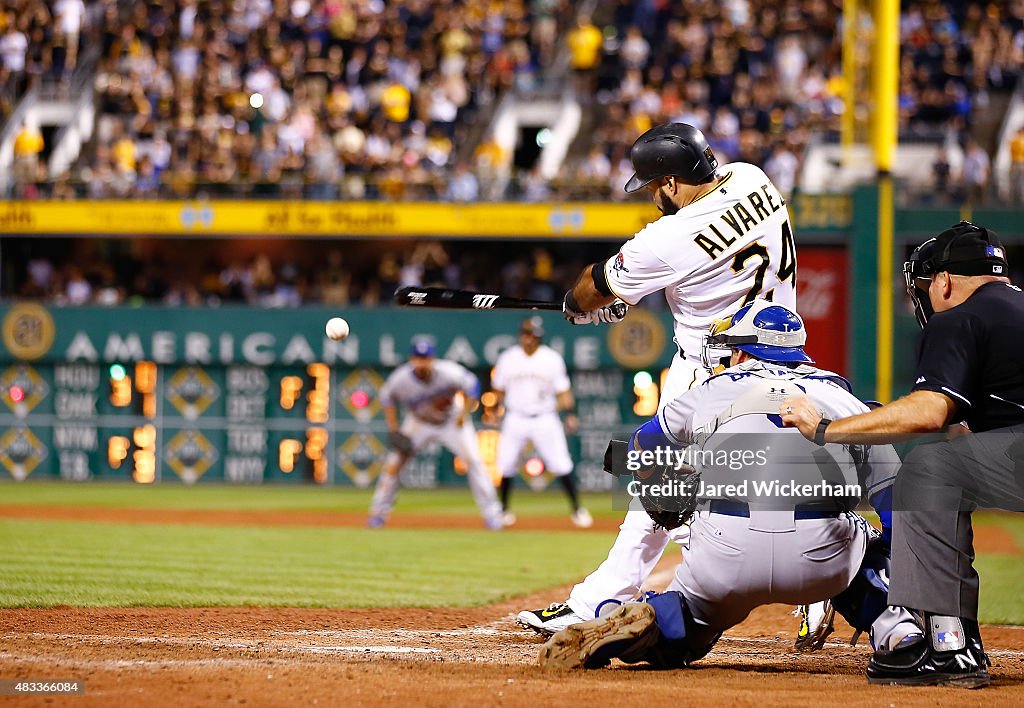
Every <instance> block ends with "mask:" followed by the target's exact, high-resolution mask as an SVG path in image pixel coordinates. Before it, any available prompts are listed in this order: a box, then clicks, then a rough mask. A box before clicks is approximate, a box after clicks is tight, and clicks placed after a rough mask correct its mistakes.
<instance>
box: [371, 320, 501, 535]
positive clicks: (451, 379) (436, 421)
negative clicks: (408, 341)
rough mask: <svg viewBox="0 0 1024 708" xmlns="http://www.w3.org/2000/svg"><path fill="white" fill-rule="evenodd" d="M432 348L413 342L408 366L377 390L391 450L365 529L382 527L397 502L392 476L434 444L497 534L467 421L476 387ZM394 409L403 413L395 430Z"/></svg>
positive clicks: (495, 509)
mask: <svg viewBox="0 0 1024 708" xmlns="http://www.w3.org/2000/svg"><path fill="white" fill-rule="evenodd" d="M436 356H437V350H436V348H435V346H434V343H433V342H431V341H430V340H427V339H417V340H415V341H413V344H412V349H411V351H410V352H409V361H408V362H407V363H405V364H403V365H402V366H400V367H398V368H397V369H395V370H394V371H393V372H391V375H390V376H388V379H387V381H385V382H384V386H382V387H381V390H380V401H381V405H382V406H384V417H385V419H386V420H387V424H388V430H389V435H388V445H389V447H390V448H391V450H390V451H389V452H388V456H387V458H386V459H385V460H384V469H382V470H381V473H380V476H379V477H378V478H377V488H376V490H375V491H374V493H373V501H372V502H371V504H370V518H369V521H368V522H367V525H368V526H370V527H371V528H379V527H381V526H383V525H384V524H385V523H386V522H387V518H388V516H389V515H390V514H391V510H392V509H393V508H394V506H395V500H396V499H397V498H398V475H399V472H401V471H402V467H403V466H404V465H405V463H406V462H408V461H409V460H410V459H411V458H412V457H413V456H414V455H415V454H416V453H417V452H418V451H419V450H421V449H422V448H423V446H424V445H426V444H427V443H430V442H432V441H435V440H436V441H438V442H440V443H441V444H442V445H444V446H445V447H446V448H448V449H449V450H451V452H452V454H453V455H456V456H457V457H460V458H462V459H463V460H465V462H466V464H467V466H468V468H469V471H468V473H467V477H468V478H469V488H470V490H471V491H472V492H473V499H474V500H475V501H476V505H477V507H478V508H479V509H480V515H481V516H483V518H484V523H485V524H486V526H487V527H488V528H490V529H493V530H498V529H500V528H501V504H499V503H498V496H497V494H496V493H495V491H494V484H493V483H492V482H491V477H490V474H489V473H488V472H487V468H486V467H484V463H483V460H482V459H481V457H480V448H479V446H478V445H477V440H476V430H475V429H474V428H473V422H472V419H471V418H470V410H471V409H472V406H473V403H474V402H475V401H476V399H477V398H478V397H479V396H480V382H479V381H478V380H477V378H476V376H474V375H473V373H472V372H471V371H469V370H468V369H466V368H465V367H463V366H460V365H459V364H456V363H455V362H453V361H444V360H438V359H437V358H436ZM398 406H402V407H403V408H404V409H405V418H404V419H403V420H402V424H401V426H399V423H398Z"/></svg>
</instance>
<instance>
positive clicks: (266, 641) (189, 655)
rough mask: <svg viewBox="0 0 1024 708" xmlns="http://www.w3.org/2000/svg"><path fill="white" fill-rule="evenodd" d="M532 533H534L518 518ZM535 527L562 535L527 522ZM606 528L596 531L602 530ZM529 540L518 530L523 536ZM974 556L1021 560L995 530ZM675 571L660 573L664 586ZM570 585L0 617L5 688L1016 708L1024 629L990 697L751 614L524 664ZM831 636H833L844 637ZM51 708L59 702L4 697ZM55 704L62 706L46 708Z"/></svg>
mask: <svg viewBox="0 0 1024 708" xmlns="http://www.w3.org/2000/svg"><path fill="white" fill-rule="evenodd" d="M350 516H352V518H349V517H348V516H344V515H337V514H323V515H321V514H302V513H295V512H287V513H282V514H279V513H278V512H232V513H225V512H220V511H218V512H205V511H166V510H164V511H157V512H154V511H150V510H119V509H80V508H59V507H50V508H42V507H15V506H3V507H0V517H6V518H40V519H88V520H94V521H115V522H125V521H136V522H138V521H143V520H144V521H147V522H151V523H152V522H158V523H159V522H163V523H210V524H259V525H263V524H266V525H270V524H283V523H290V524H302V525H329V526H351V525H354V524H357V523H358V524H361V523H362V518H361V517H360V518H358V519H356V518H355V516H354V515H350ZM476 521H477V520H476V519H475V518H473V517H450V518H449V517H444V518H441V517H438V516H423V517H414V516H412V515H402V516H396V518H395V524H394V525H395V526H399V527H402V526H407V527H427V526H429V527H435V528H436V527H449V528H450V527H451V526H452V525H457V524H460V523H461V524H466V525H468V524H470V523H472V524H474V525H475V524H476ZM525 521H529V520H524V522H525ZM535 521H536V522H537V524H536V528H538V529H547V528H566V527H568V520H564V525H563V524H562V523H560V522H561V521H562V520H558V519H536V520H535ZM611 526H612V525H610V524H607V523H605V524H601V526H600V527H599V528H602V529H604V530H607V529H608V528H610V527H611ZM523 527H525V528H532V527H533V524H531V523H523V524H522V525H521V526H517V528H523ZM978 531H979V532H980V533H979V537H978V539H976V540H977V541H978V542H979V545H984V546H985V547H986V548H988V549H989V550H990V552H1002V553H1010V554H1016V553H1019V551H1020V549H1019V548H1018V547H1017V546H1016V544H1015V543H1014V542H1013V539H1012V537H1010V536H1009V535H1008V534H1005V533H1002V532H1001V529H999V528H998V527H988V526H986V527H981V528H979V529H978ZM674 560H675V559H673V558H666V559H665V560H664V561H663V562H662V564H661V565H660V566H659V570H658V572H657V573H656V575H659V576H660V578H661V581H662V582H664V581H667V579H668V575H667V572H666V571H667V570H668V569H669V568H671V566H672V564H673V562H674ZM568 590H569V588H568V587H562V588H554V589H552V590H550V591H546V592H544V593H539V594H536V595H533V596H530V597H525V598H518V599H516V600H514V601H508V602H503V603H499V604H497V605H491V606H488V607H483V608H473V609H466V610H458V609H450V608H433V609H431V608H414V609H362V610H309V609H266V608H209V609H171V608H140V609H104V608H101V609H82V608H74V607H54V608H48V609H23V610H0V679H37V680H43V679H47V680H65V679H76V680H80V681H84V682H85V686H86V694H85V695H84V696H83V697H76V698H75V699H73V700H74V702H75V704H76V705H78V704H81V705H96V706H100V705H103V706H107V705H139V704H142V705H145V706H146V708H152V707H153V706H162V705H213V704H218V705H221V704H234V705H239V704H246V705H283V704H293V703H294V704H304V705H324V706H334V705H342V706H364V705H365V706H390V705H396V706H397V705H403V706H404V705H410V704H412V705H426V706H473V707H474V708H478V707H479V706H490V705H501V706H528V707H529V708H538V707H539V706H548V705H567V706H573V707H574V708H578V707H579V706H581V705H582V706H587V705H593V706H604V705H616V706H644V708H649V707H650V706H661V705H672V704H677V703H678V704H683V705H689V704H698V705H729V706H733V707H735V706H748V705H749V706H758V707H759V708H763V706H765V705H842V706H851V705H872V706H877V705H900V706H903V705H949V704H951V703H952V704H955V705H980V704H982V703H983V702H984V703H987V704H990V705H1013V704H1017V705H1020V704H1024V628H1009V627H986V628H984V638H985V641H986V646H987V648H988V650H989V652H990V655H991V657H992V659H993V662H994V665H993V667H992V673H993V675H994V677H995V681H994V685H993V686H992V687H991V688H989V689H985V690H983V691H975V692H969V691H965V690H960V689H942V688H925V689H896V688H891V687H874V686H869V685H867V683H866V681H865V679H864V677H863V670H864V666H865V664H866V663H867V660H868V657H869V649H868V647H867V646H866V640H865V639H861V643H860V645H859V646H857V647H850V646H848V645H847V644H846V643H845V642H846V640H848V639H849V637H850V635H851V634H852V631H851V630H850V629H849V628H848V627H846V626H845V625H842V623H841V621H839V622H837V631H836V634H835V635H833V637H832V641H831V642H830V643H829V644H828V645H826V647H825V649H823V650H822V651H820V652H817V653H815V654H798V653H796V652H794V651H793V650H792V640H793V633H794V631H795V627H796V625H795V620H794V619H793V617H792V616H791V615H790V613H789V611H790V609H791V608H789V607H782V606H771V607H766V608H761V609H760V610H758V611H757V612H755V613H754V614H753V615H752V616H751V617H750V618H748V620H747V621H746V622H744V623H743V624H742V625H740V626H738V627H736V628H734V629H733V630H732V631H730V632H729V633H728V634H727V635H726V636H725V637H724V638H723V639H722V641H721V642H719V644H718V645H717V646H716V648H715V650H714V651H713V652H712V653H711V654H710V655H709V656H708V657H707V658H705V659H704V660H702V661H700V662H699V663H698V664H697V665H695V666H694V667H692V668H690V669H685V670H679V671H651V670H647V669H643V668H638V667H631V666H627V665H624V664H619V663H615V664H613V665H612V666H611V667H610V668H608V669H602V670H598V671H591V672H567V671H555V670H542V669H540V668H539V667H536V666H534V665H533V664H534V662H535V660H536V656H537V652H538V650H539V648H540V644H541V640H540V639H539V638H538V637H536V636H535V635H534V634H532V633H531V632H528V631H524V630H521V629H520V628H519V627H517V626H516V625H515V623H514V622H513V617H514V616H515V613H516V612H517V611H519V610H520V609H523V608H524V607H525V608H529V607H539V606H542V605H545V604H547V603H548V602H549V601H551V600H557V599H561V598H563V597H565V595H566V594H567V593H568ZM839 625H841V626H839ZM3 700H4V701H5V702H10V703H11V704H12V705H45V704H48V703H52V702H54V699H53V698H46V697H42V696H39V697H33V698H24V697H23V698H13V699H12V698H5V699H3ZM56 700H57V701H60V702H61V703H63V702H65V701H66V700H68V699H56Z"/></svg>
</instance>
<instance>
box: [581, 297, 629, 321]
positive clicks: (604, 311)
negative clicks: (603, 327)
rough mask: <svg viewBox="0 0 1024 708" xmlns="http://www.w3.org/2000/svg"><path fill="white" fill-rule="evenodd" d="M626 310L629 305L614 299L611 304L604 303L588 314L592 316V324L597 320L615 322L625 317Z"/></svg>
mask: <svg viewBox="0 0 1024 708" xmlns="http://www.w3.org/2000/svg"><path fill="white" fill-rule="evenodd" d="M628 311H629V305H627V304H626V303H624V302H623V301H622V300H616V301H615V302H613V303H612V304H611V305H605V306H604V307H601V308H598V309H597V310H594V311H593V312H591V313H590V314H591V315H593V316H594V324H597V323H599V322H604V323H605V324H615V323H616V322H622V320H624V319H625V318H626V312H628Z"/></svg>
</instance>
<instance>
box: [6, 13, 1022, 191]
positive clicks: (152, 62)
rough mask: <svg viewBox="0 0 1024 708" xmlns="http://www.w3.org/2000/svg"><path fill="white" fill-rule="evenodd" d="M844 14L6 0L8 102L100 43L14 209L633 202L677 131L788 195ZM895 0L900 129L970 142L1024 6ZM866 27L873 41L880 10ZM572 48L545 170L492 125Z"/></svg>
mask: <svg viewBox="0 0 1024 708" xmlns="http://www.w3.org/2000/svg"><path fill="white" fill-rule="evenodd" d="M842 5H843V3H842V2H841V0H780V1H779V2H766V1H764V0H723V1H722V2H706V0H675V1H672V2H669V1H667V0H599V1H598V2H595V3H592V4H588V5H587V6H586V7H592V8H593V13H594V16H593V17H591V16H589V15H587V14H585V13H584V11H583V10H582V9H581V8H582V7H583V6H582V5H580V4H579V3H573V2H570V0H507V1H505V2H491V1H490V0H390V1H386V0H167V1H165V2H155V1H152V2H127V1H120V2H119V1H118V0H88V1H87V2H86V1H85V0H51V1H50V2H43V1H42V0H9V2H7V3H5V11H4V12H3V13H2V14H0V21H2V26H0V59H2V62H3V73H2V74H0V79H2V82H0V85H2V86H4V87H5V89H4V96H5V97H10V96H14V95H16V94H17V91H18V90H20V89H23V88H24V87H25V86H26V85H27V84H28V83H30V80H31V77H33V76H36V77H38V76H42V75H45V76H50V77H56V78H57V79H58V80H66V79H67V77H68V76H69V75H70V72H71V70H72V69H73V68H74V66H75V62H76V56H78V55H79V54H80V53H81V51H82V49H81V46H80V45H84V44H85V43H86V42H87V41H88V42H91V43H92V44H93V45H94V46H95V47H96V48H97V51H98V53H99V59H98V64H97V72H96V74H95V82H94V87H95V90H96V95H97V101H98V110H99V113H98V121H97V130H96V131H95V136H94V139H93V140H92V141H91V142H90V143H89V144H88V145H87V146H86V149H85V152H84V154H83V155H82V156H81V158H80V159H79V161H78V163H77V164H76V165H75V166H74V167H73V169H72V170H71V172H69V173H66V174H47V169H46V164H45V160H43V159H39V158H40V155H41V154H43V153H44V152H45V150H46V149H47V146H46V145H45V143H44V140H43V136H42V135H40V134H39V133H38V131H36V132H33V130H32V129H31V128H27V129H26V130H25V131H23V134H22V135H19V136H18V138H19V140H18V141H16V143H15V153H16V167H15V172H16V176H17V179H18V185H17V188H16V193H15V196H17V197H20V198H34V197H53V198H80V197H95V198H103V197H121V198H125V197H128V198H150V197H157V196H161V197H178V198H186V197H194V196H201V197H211V198H216V197H219V196H232V197H247V196H251V197H284V198H307V199H374V198H386V199H443V200H452V201H473V200H477V199H488V198H497V199H525V200H531V201H540V200H545V199H553V198H581V199H621V198H624V195H623V193H622V190H621V187H622V185H623V184H624V183H625V181H626V179H627V178H628V176H629V174H630V172H631V169H630V166H629V161H628V149H629V146H630V144H631V143H632V141H633V139H634V138H635V137H636V136H637V135H639V134H640V133H642V132H643V131H644V130H646V129H647V128H648V127H650V126H652V125H655V124H658V123H660V122H663V121H667V120H677V121H683V122H687V123H691V124H693V125H696V126H697V127H699V128H701V129H702V130H704V131H705V133H706V134H707V135H708V137H709V139H710V141H711V143H712V145H713V147H714V149H715V150H716V152H717V153H718V155H719V158H720V160H722V161H723V162H726V161H730V160H744V161H749V162H754V163H756V164H760V165H762V166H764V168H765V170H766V172H768V174H769V176H771V177H772V179H773V181H774V182H775V183H776V184H777V185H778V186H779V188H780V189H781V190H782V191H783V192H785V193H791V192H792V191H793V190H794V189H795V187H796V183H797V176H798V174H799V171H800V168H801V163H802V160H803V158H804V153H805V150H806V148H807V146H808V144H809V142H810V141H811V140H812V136H819V137H820V136H825V138H826V139H830V138H834V137H835V135H836V134H837V132H838V129H839V121H840V117H841V114H842V111H843V101H842V96H843V93H844V78H843V76H842V71H841V66H842V53H841V40H842V28H841V24H842V22H841V17H842ZM901 5H902V9H901V20H900V38H901V70H900V89H899V91H900V93H899V100H900V114H899V115H900V130H901V135H902V136H904V137H905V138H911V139H913V138H917V139H930V140H936V139H940V138H941V137H942V136H949V135H953V136H954V137H955V139H957V140H959V141H960V142H961V143H962V144H964V146H965V149H967V150H969V148H970V145H969V144H968V137H969V135H970V132H971V130H972V127H974V122H975V120H976V118H977V116H978V115H980V114H982V113H984V110H985V108H986V106H987V105H988V97H989V95H990V92H991V91H993V90H1004V89H1011V88H1012V87H1013V86H1014V85H1015V84H1016V82H1017V81H1018V79H1019V75H1020V72H1021V68H1022V66H1024V2H1022V0H1007V1H1006V2H985V1H984V0H944V1H939V0H907V1H905V2H903V3H902V4H901ZM854 32H855V35H856V36H857V42H856V44H857V46H863V47H866V46H868V44H867V39H868V38H869V37H870V35H871V34H872V33H873V32H874V28H873V27H872V25H871V20H870V15H869V14H868V13H867V12H866V11H865V12H863V13H862V14H861V15H860V16H859V18H858V23H857V26H856V27H855V29H854ZM80 37H81V40H80ZM865 51H866V50H865ZM559 57H565V58H566V60H567V62H568V65H567V67H564V71H567V72H568V73H569V76H568V77H567V88H568V89H570V90H572V91H573V93H574V95H575V96H576V97H577V99H578V100H579V101H580V102H581V103H583V104H584V111H583V113H584V123H583V126H582V129H581V132H580V135H579V136H578V137H577V139H576V141H575V143H574V145H573V146H571V149H570V157H569V159H568V160H567V161H566V162H565V163H564V164H563V166H562V168H561V171H560V172H559V173H558V174H557V175H556V176H555V177H554V178H553V179H548V178H547V177H546V176H544V175H542V174H541V172H540V168H539V167H538V166H534V167H533V168H532V169H531V168H522V169H521V170H519V169H516V168H514V167H513V166H512V164H511V162H512V159H513V156H512V155H510V154H508V152H509V151H508V150H503V149H502V148H501V147H500V146H498V145H497V143H496V142H495V141H494V140H493V139H492V138H490V137H488V136H486V135H484V134H483V129H484V128H485V127H486V126H485V125H484V123H485V122H486V119H487V117H488V115H489V113H488V111H489V109H490V108H491V107H493V106H494V104H495V101H496V100H497V98H498V97H500V96H501V95H502V93H503V92H505V91H508V90H510V89H518V90H521V91H525V92H529V91H530V90H532V89H534V88H535V87H537V86H538V84H539V83H541V80H542V78H544V76H545V75H546V73H548V72H552V71H563V67H562V65H561V63H560V62H559V61H558V59H559ZM867 59H868V58H867V57H866V56H864V55H861V56H858V57H857V60H856V63H857V66H858V72H859V74H860V75H862V76H866V71H867ZM863 83H864V85H865V86H866V85H867V81H866V79H865V81H864V82H863ZM858 90H859V91H860V90H861V89H858ZM865 90H866V89H865ZM861 98H863V95H862V96H861ZM0 103H4V101H0ZM5 105H7V106H8V108H9V107H10V100H9V98H8V99H6V104H5ZM857 118H858V121H860V123H861V124H864V123H866V122H867V120H868V116H865V115H860V116H857ZM979 147H980V146H979ZM981 149H982V151H983V153H984V157H985V158H986V159H988V158H990V157H991V156H990V155H989V154H988V152H986V151H985V149H984V148H983V147H981ZM975 153H976V151H975ZM981 161H982V155H979V154H974V155H972V156H971V159H970V161H967V160H965V166H964V168H963V169H962V170H961V169H956V170H953V169H950V170H949V171H948V174H944V173H943V167H942V165H941V164H938V163H937V164H936V165H935V166H934V168H933V171H934V173H935V178H936V180H937V182H943V181H944V183H948V185H949V191H950V193H951V194H955V193H956V191H957V190H962V191H963V192H964V193H971V192H972V191H976V190H977V189H978V188H977V187H976V186H975V184H974V183H975V182H976V181H977V179H978V174H979V173H983V176H984V178H985V180H988V179H989V178H988V175H987V172H988V168H987V167H985V168H984V169H982V168H980V167H978V163H979V162H981ZM939 162H940V163H941V160H940V161H939ZM972 169H973V170H974V172H973V173H972V172H971V170H972ZM501 172H504V173H506V174H511V177H512V178H511V180H504V181H502V180H497V181H496V180H494V176H495V174H497V173H501ZM493 184H498V185H499V186H500V189H499V191H498V193H494V192H493V191H491V190H489V189H487V185H493ZM980 189H981V190H982V192H985V191H986V190H988V189H989V185H988V184H987V181H986V183H985V185H984V186H982V187H981V188H980Z"/></svg>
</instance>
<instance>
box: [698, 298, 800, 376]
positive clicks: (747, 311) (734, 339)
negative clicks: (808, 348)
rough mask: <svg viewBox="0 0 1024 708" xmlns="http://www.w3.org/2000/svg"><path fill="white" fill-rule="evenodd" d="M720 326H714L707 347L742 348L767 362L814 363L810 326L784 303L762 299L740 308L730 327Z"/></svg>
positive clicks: (742, 350)
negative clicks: (809, 339) (811, 353)
mask: <svg viewBox="0 0 1024 708" xmlns="http://www.w3.org/2000/svg"><path fill="white" fill-rule="evenodd" d="M723 324H724V323H723ZM718 327H719V328H717V329H716V326H712V331H711V334H710V335H708V338H707V342H706V345H705V346H707V347H710V348H715V349H738V350H740V351H741V352H746V353H747V354H750V355H751V356H753V357H757V358H758V359H762V360H763V361H774V362H780V363H784V364H791V363H805V364H813V363H814V359H812V358H811V357H809V356H807V354H806V353H805V352H804V344H806V343H807V329H806V328H805V327H804V321H803V319H802V318H801V317H800V315H798V314H797V313H796V312H794V311H793V310H791V309H789V308H788V307H786V306H784V305H779V304H778V303H774V302H771V301H770V300H762V299H760V298H758V299H757V300H754V301H753V302H752V303H750V304H748V305H744V306H743V307H741V308H740V309H739V310H737V311H736V314H735V315H733V316H732V319H731V320H729V321H728V326H726V327H724V328H722V327H721V325H718Z"/></svg>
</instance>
